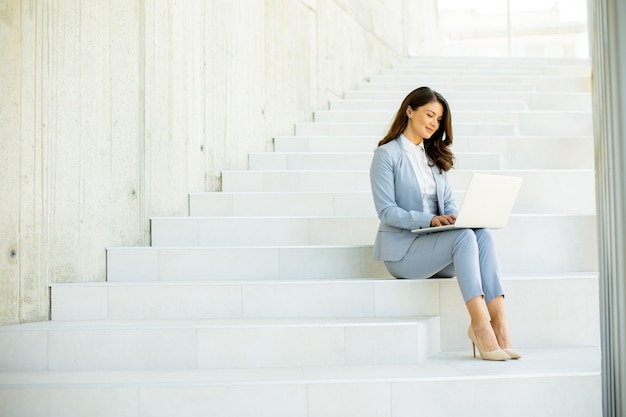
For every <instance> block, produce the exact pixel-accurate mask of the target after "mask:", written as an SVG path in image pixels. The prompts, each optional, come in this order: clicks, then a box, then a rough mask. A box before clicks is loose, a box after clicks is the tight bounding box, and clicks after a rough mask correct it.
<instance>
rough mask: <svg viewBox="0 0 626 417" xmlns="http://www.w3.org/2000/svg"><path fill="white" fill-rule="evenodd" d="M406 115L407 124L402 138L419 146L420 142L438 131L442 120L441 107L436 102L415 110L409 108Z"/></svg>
mask: <svg viewBox="0 0 626 417" xmlns="http://www.w3.org/2000/svg"><path fill="white" fill-rule="evenodd" d="M406 114H407V116H409V123H408V124H407V127H406V129H405V130H404V136H406V137H407V138H408V139H410V140H411V141H412V142H414V143H416V144H419V143H420V142H421V141H422V140H424V139H429V138H430V137H431V136H432V135H433V134H434V133H435V132H436V131H437V129H439V124H440V123H441V119H442V118H443V106H442V105H441V103H440V102H438V101H431V102H430V103H427V104H424V105H423V106H421V107H418V108H417V109H415V110H413V109H411V107H409V108H408V109H407V111H406Z"/></svg>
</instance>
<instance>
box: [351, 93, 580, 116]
mask: <svg viewBox="0 0 626 417" xmlns="http://www.w3.org/2000/svg"><path fill="white" fill-rule="evenodd" d="M410 91H411V90H410V89H409V90H403V89H400V90H398V89H392V90H385V91H371V90H370V91H365V90H351V91H347V92H346V93H345V94H344V98H345V99H347V100H385V101H393V102H395V103H396V104H395V106H394V107H396V108H397V106H399V105H400V103H401V102H402V100H403V99H404V97H406V95H407V94H408V93H409V92H410ZM477 95H480V99H481V100H513V101H522V102H524V103H526V105H527V106H528V108H529V109H532V110H557V111H570V110H586V111H590V110H591V97H590V95H589V93H566V92H563V93H538V92H516V91H481V92H480V94H478V93H476V92H475V91H450V92H446V94H445V97H446V100H449V101H450V102H454V101H456V100H475V99H476V96H477Z"/></svg>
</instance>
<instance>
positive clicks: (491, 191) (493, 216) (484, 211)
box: [411, 173, 523, 233]
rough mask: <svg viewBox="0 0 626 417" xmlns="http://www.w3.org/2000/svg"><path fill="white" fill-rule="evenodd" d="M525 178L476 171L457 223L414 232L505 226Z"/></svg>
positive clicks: (414, 231)
mask: <svg viewBox="0 0 626 417" xmlns="http://www.w3.org/2000/svg"><path fill="white" fill-rule="evenodd" d="M522 180H523V178H521V177H512V176H507V175H493V174H479V173H476V174H474V175H473V176H472V179H471V181H470V184H469V187H468V188H467V192H466V193H465V197H464V198H463V202H462V204H461V208H460V210H459V214H458V215H457V217H456V222H455V223H454V224H451V225H445V226H435V227H425V228H422V229H414V230H411V232H413V233H434V232H442V231H444V230H451V229H499V228H501V227H504V226H505V225H506V222H507V220H508V219H509V215H510V214H511V210H512V209H513V204H514V203H515V199H516V198H517V194H518V193H519V190H520V188H521V186H522Z"/></svg>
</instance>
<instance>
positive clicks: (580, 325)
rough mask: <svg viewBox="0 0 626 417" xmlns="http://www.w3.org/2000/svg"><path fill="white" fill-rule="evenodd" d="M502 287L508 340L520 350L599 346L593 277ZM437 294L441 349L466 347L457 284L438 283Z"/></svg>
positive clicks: (464, 313)
mask: <svg viewBox="0 0 626 417" xmlns="http://www.w3.org/2000/svg"><path fill="white" fill-rule="evenodd" d="M503 286H504V292H505V297H506V312H507V318H508V323H509V329H510V331H511V338H512V342H513V344H514V345H515V346H516V347H518V348H520V350H523V349H524V348H537V347H551V348H565V347H568V346H580V347H583V346H599V345H600V317H599V305H598V300H599V298H598V280H597V279H590V278H578V279H577V278H574V277H573V278H559V277H555V278H553V279H549V278H546V279H541V280H538V281H537V280H536V279H532V278H531V279H523V278H521V279H508V280H504V282H503ZM439 290H440V299H439V305H440V308H441V310H440V313H439V316H440V318H441V349H442V350H443V351H459V350H461V351H462V350H469V349H471V343H470V342H469V339H468V338H467V336H466V334H467V326H468V325H469V315H468V314H467V309H466V308H465V304H464V303H463V298H462V297H461V293H460V290H459V288H458V284H457V283H456V282H454V281H452V280H451V281H441V282H440V287H439ZM565 300H566V301H565ZM581 329H585V330H584V331H581Z"/></svg>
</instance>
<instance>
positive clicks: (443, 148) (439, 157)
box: [378, 87, 454, 172]
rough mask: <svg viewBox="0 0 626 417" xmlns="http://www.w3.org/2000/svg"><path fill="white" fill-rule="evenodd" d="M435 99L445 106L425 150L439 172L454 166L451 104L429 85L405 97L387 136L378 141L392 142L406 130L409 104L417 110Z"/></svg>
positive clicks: (380, 143)
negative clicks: (451, 147)
mask: <svg viewBox="0 0 626 417" xmlns="http://www.w3.org/2000/svg"><path fill="white" fill-rule="evenodd" d="M434 101H438V102H439V103H441V105H442V106H443V116H442V118H441V123H440V124H439V129H437V131H436V132H435V133H433V135H432V136H431V137H430V139H428V140H425V141H424V150H425V151H426V155H428V157H429V158H430V159H431V160H432V163H433V164H434V166H436V167H437V168H439V172H442V171H448V170H450V169H451V168H452V167H453V166H454V155H453V154H452V151H451V150H450V145H452V115H451V114H450V106H448V102H447V101H446V99H445V98H443V96H442V95H441V94H439V93H438V92H436V91H434V90H431V89H430V88H428V87H420V88H416V89H415V90H413V91H411V92H410V93H409V95H407V96H406V97H405V98H404V100H403V101H402V104H400V108H399V109H398V112H397V113H396V117H395V118H394V120H393V123H391V126H390V127H389V130H388V131H387V134H386V135H385V137H384V138H383V139H382V140H381V141H380V142H378V146H382V145H384V144H386V143H388V142H391V141H392V140H394V139H396V138H397V137H398V136H400V134H401V133H402V132H404V129H406V127H407V125H408V123H409V116H408V115H407V114H406V113H407V108H408V107H409V106H410V107H411V109H413V110H417V108H418V107H422V106H424V105H425V104H428V103H432V102H434Z"/></svg>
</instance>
